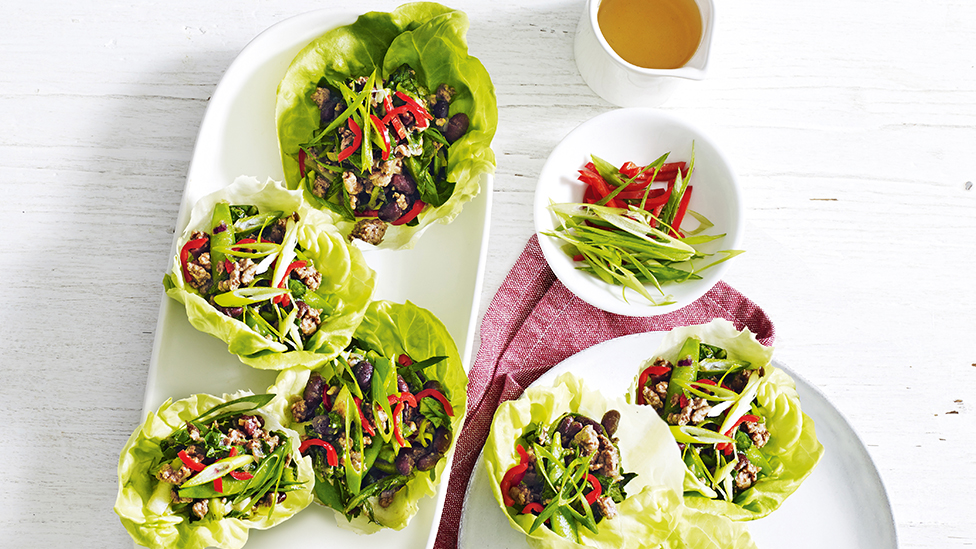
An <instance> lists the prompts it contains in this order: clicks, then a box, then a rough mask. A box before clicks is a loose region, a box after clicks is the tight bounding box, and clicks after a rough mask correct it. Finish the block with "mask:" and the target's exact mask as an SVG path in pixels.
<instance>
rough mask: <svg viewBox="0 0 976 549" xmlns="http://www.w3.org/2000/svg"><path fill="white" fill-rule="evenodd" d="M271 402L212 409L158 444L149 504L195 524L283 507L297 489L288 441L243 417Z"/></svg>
mask: <svg viewBox="0 0 976 549" xmlns="http://www.w3.org/2000/svg"><path fill="white" fill-rule="evenodd" d="M273 397H274V395H254V396H250V397H244V398H241V399H237V400H233V401H230V402H227V403H224V404H221V405H219V406H215V407H214V408H211V409H210V410H208V411H206V412H204V413H203V414H202V415H200V416H199V417H197V418H196V419H193V420H191V421H187V422H186V425H185V426H184V427H183V428H182V429H180V430H179V431H176V432H175V433H173V434H172V436H170V437H169V438H167V439H165V440H164V441H162V443H160V449H161V450H162V456H161V457H160V458H159V460H158V461H157V462H156V463H155V464H154V465H153V466H152V467H151V468H150V472H151V473H152V475H153V476H154V477H155V478H156V479H157V480H158V481H159V483H158V485H157V488H156V490H155V492H154V494H153V498H152V499H153V502H157V503H158V504H161V505H171V506H172V510H173V513H175V514H176V515H179V516H182V517H184V518H187V519H189V520H190V521H196V520H201V519H204V518H208V517H209V518H210V519H214V520H219V519H222V518H246V517H248V516H250V515H252V514H254V513H259V512H263V511H262V509H264V510H266V511H268V512H272V511H273V510H274V507H275V506H276V505H277V504H279V503H282V502H283V501H285V498H287V497H288V492H290V491H292V490H296V489H298V488H299V487H300V486H301V483H300V482H297V480H296V479H297V478H298V471H297V466H296V464H295V463H293V462H292V459H291V452H292V448H291V441H290V440H289V439H288V436H287V435H286V434H284V433H283V432H280V431H268V430H266V429H265V419H264V417H262V416H261V415H260V414H257V413H249V412H254V410H256V409H258V408H260V407H261V406H264V405H265V404H267V403H268V402H269V401H270V400H271V399H272V398H273ZM242 407H243V411H242ZM153 502H151V503H150V505H151V506H152V505H154V503H153Z"/></svg>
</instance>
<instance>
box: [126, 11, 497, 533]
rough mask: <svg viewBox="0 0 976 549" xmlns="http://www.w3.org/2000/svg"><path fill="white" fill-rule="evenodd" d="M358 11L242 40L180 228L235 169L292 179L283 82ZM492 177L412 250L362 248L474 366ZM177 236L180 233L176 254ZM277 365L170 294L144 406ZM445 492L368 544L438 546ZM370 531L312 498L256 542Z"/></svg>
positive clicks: (233, 387) (382, 295) (202, 137)
mask: <svg viewBox="0 0 976 549" xmlns="http://www.w3.org/2000/svg"><path fill="white" fill-rule="evenodd" d="M356 17H357V14H355V13H348V12H336V11H331V10H322V11H315V12H310V13H307V14H304V15H300V16H297V17H294V18H291V19H288V20H286V21H283V22H281V23H278V24H277V25H275V26H273V27H271V28H269V29H268V30H266V31H264V32H263V33H261V34H260V35H259V36H257V37H256V38H255V39H254V40H253V41H252V42H251V43H250V44H248V45H247V47H245V48H244V49H243V50H242V51H241V53H240V55H239V56H238V57H237V59H235V60H234V62H233V63H232V64H231V66H230V67H229V68H228V69H227V72H226V73H225V74H224V77H223V78H222V79H221V81H220V84H219V85H218V86H217V89H216V90H215V91H214V94H213V96H212V97H211V99H210V104H209V106H208V107H207V111H206V114H205V115H204V118H203V122H202V123H201V125H200V133H199V135H198V137H197V142H196V147H195V149H194V152H193V159H192V161H191V163H190V169H189V172H188V173H187V182H186V187H185V189H184V192H183V202H182V204H181V206H180V213H179V217H178V219H177V223H176V235H179V234H180V233H181V232H182V230H183V228H184V227H185V226H186V223H187V221H188V219H189V214H190V210H191V208H192V206H193V204H194V203H195V202H196V201H197V200H198V199H199V198H200V197H202V196H204V195H206V194H208V193H210V192H212V191H215V190H217V189H219V188H221V187H223V186H226V185H228V184H230V183H231V182H232V181H233V180H234V179H235V178H236V177H237V176H240V175H249V176H254V177H257V178H258V179H260V180H264V179H266V178H269V177H270V178H272V179H276V180H281V179H282V168H281V160H280V157H279V154H278V141H277V134H276V131H275V95H276V92H277V88H278V83H279V82H280V81H281V78H282V76H283V75H284V73H285V70H286V69H287V67H288V65H289V63H291V60H292V59H293V58H294V56H295V55H296V54H297V53H298V51H299V50H301V49H302V47H304V46H305V45H306V44H307V43H308V42H310V41H311V40H312V39H314V38H315V37H317V36H319V35H321V34H323V33H325V32H326V31H328V30H330V29H332V28H334V27H337V26H340V25H345V24H349V23H352V22H353V21H355V20H356ZM492 183H493V181H492V178H491V176H483V177H482V179H481V193H480V194H479V195H478V196H477V197H476V198H475V199H474V200H473V201H472V202H470V203H468V204H466V205H465V207H464V210H463V211H462V212H461V215H459V216H458V217H457V219H455V220H454V222H453V223H451V224H450V225H439V224H435V225H433V226H432V227H430V228H429V230H427V232H426V233H425V234H424V236H423V237H422V238H421V239H420V241H419V243H418V244H417V246H416V247H415V248H414V249H412V250H403V251H386V250H383V251H377V250H368V251H366V250H364V251H365V254H366V260H367V262H368V263H369V265H370V267H372V268H373V269H374V270H375V271H376V273H377V278H376V293H375V296H374V298H375V299H388V300H392V301H396V302H404V301H407V300H409V301H411V302H413V303H414V304H416V305H418V306H420V307H424V308H426V309H429V310H430V311H432V312H433V313H434V314H435V315H437V316H438V318H440V319H441V321H443V322H444V324H445V325H446V326H447V329H448V330H449V331H450V333H451V335H452V336H453V337H454V341H455V343H456V344H457V346H458V349H459V351H460V352H461V358H462V360H463V363H464V367H465V369H469V368H470V366H471V357H472V352H473V345H474V333H475V328H476V324H475V322H476V321H477V318H476V317H477V314H478V306H479V302H480V297H481V286H482V279H483V275H484V263H485V257H486V254H487V248H488V220H489V218H490V208H491V191H492ZM175 246H176V243H175V237H174V243H173V250H172V252H171V253H170V257H172V256H173V255H174V254H175ZM160 278H162V273H161V274H160ZM275 375H276V373H275V372H267V371H259V370H254V369H252V368H250V367H248V366H246V365H244V364H243V363H241V362H240V361H239V360H238V358H237V357H236V356H234V355H232V354H230V353H229V352H228V351H227V346H226V345H225V344H224V343H223V342H222V341H220V340H218V339H215V338H213V337H210V336H208V335H206V334H203V333H201V332H198V331H197V330H196V329H194V328H193V327H192V326H191V325H190V323H189V322H188V321H187V319H186V314H185V312H184V309H183V306H182V304H180V303H178V302H176V301H173V300H171V299H169V298H167V297H166V296H165V294H164V295H163V298H162V304H161V306H160V311H159V322H158V325H157V327H156V337H155V342H154V345H153V353H152V358H151V361H150V367H149V378H148V381H147V383H146V395H145V403H144V407H145V412H148V411H150V410H156V409H157V408H158V407H159V405H160V404H161V403H163V402H164V401H165V400H166V399H167V398H173V399H174V400H176V399H180V398H184V397H186V396H189V395H191V394H194V393H211V394H217V395H220V394H223V393H232V392H234V391H237V390H240V389H249V390H251V391H253V392H256V393H258V392H264V391H265V390H267V388H268V387H269V386H270V385H271V384H272V383H273V382H274V379H275ZM447 470H450V468H449V467H448V469H447ZM445 476H446V475H445ZM444 485H445V486H446V482H445V483H444ZM443 497H444V492H443V490H441V491H440V493H439V496H438V498H437V499H436V500H435V499H432V498H428V499H426V500H424V501H423V502H422V503H421V507H420V512H419V513H418V514H417V516H415V517H414V519H413V521H412V522H411V523H410V525H409V526H408V527H407V528H406V529H404V530H402V531H400V532H392V531H384V532H380V533H377V534H374V535H372V536H370V537H369V538H368V543H370V544H376V546H378V547H384V548H388V549H397V548H401V547H403V548H406V547H411V548H414V547H430V546H432V545H433V541H434V534H435V532H436V524H437V522H438V519H439V516H440V508H441V505H442V504H443ZM364 542H367V539H364V538H362V537H360V536H357V535H356V534H353V533H351V532H348V531H345V530H341V529H339V528H338V527H337V526H336V523H335V519H334V516H333V513H332V511H331V510H328V509H325V508H323V507H319V506H317V505H314V504H313V506H312V507H310V508H309V509H306V510H305V511H303V512H301V513H299V514H298V515H297V516H296V517H294V518H292V519H290V520H289V521H287V522H285V523H283V524H281V525H279V526H277V527H275V528H274V529H272V530H269V531H264V532H261V531H252V532H251V538H250V540H249V541H248V543H247V547H248V549H270V548H272V547H283V546H289V545H291V546H296V547H308V548H315V547H333V548H346V547H358V546H359V545H361V544H362V543H364Z"/></svg>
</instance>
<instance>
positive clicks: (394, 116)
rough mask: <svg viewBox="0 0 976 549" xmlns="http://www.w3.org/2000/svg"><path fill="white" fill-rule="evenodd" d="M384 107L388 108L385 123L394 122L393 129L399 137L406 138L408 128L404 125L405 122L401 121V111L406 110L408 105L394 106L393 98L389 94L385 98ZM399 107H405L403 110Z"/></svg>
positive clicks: (384, 118)
mask: <svg viewBox="0 0 976 549" xmlns="http://www.w3.org/2000/svg"><path fill="white" fill-rule="evenodd" d="M383 108H384V109H386V116H384V117H383V120H382V122H383V125H386V124H390V123H391V122H392V124H393V131H395V132H396V134H397V137H399V138H400V139H404V138H405V137H407V129H406V128H404V127H403V122H401V121H400V116H399V114H400V113H401V112H406V111H407V108H406V107H398V108H396V109H395V108H393V98H392V97H390V95H389V94H387V95H386V97H384V98H383ZM399 109H403V110H402V111H401V110H399Z"/></svg>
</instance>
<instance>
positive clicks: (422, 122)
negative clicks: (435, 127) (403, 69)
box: [396, 91, 434, 130]
mask: <svg viewBox="0 0 976 549" xmlns="http://www.w3.org/2000/svg"><path fill="white" fill-rule="evenodd" d="M396 96H397V97H399V98H400V99H401V100H402V101H403V102H404V103H406V106H407V109H409V110H410V113H411V114H413V118H414V121H415V123H416V125H417V129H418V130H424V129H427V126H429V125H430V123H429V121H430V120H433V119H434V117H433V116H432V115H431V114H430V113H429V112H427V109H425V108H424V107H423V106H422V105H421V104H420V103H417V102H416V101H414V100H413V98H412V97H410V96H409V95H407V94H405V93H403V92H401V91H398V92H396Z"/></svg>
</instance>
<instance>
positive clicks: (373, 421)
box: [291, 341, 454, 521]
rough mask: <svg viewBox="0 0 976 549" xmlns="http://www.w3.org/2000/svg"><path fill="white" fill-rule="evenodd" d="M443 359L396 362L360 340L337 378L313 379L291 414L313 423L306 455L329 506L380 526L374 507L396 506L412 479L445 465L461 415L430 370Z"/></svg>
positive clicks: (318, 492)
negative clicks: (453, 421) (453, 419)
mask: <svg viewBox="0 0 976 549" xmlns="http://www.w3.org/2000/svg"><path fill="white" fill-rule="evenodd" d="M442 360H444V357H431V358H429V359H426V360H424V361H422V362H413V361H412V360H411V359H410V357H408V356H407V355H400V356H399V357H398V360H397V362H394V361H393V360H392V359H391V358H387V357H384V356H381V355H380V354H379V353H376V352H375V351H367V350H363V347H362V345H361V344H360V343H358V342H356V341H354V342H353V345H352V346H351V347H350V349H349V350H348V351H347V352H346V353H344V354H343V355H341V356H340V357H339V358H338V359H337V360H336V363H335V364H334V371H336V372H338V373H337V374H336V375H334V376H331V377H329V378H324V377H323V376H322V375H321V374H320V373H319V372H312V374H311V375H310V377H309V379H308V383H306V385H305V389H304V392H303V393H302V395H301V397H300V398H299V399H298V400H296V401H295V402H294V403H293V404H292V407H291V412H292V415H293V416H294V420H295V421H296V422H298V423H304V424H305V436H304V437H303V438H304V441H303V443H302V446H301V451H302V454H304V455H311V456H312V464H313V468H314V470H315V473H316V487H315V494H316V496H318V498H319V499H320V500H321V501H322V502H323V503H324V504H326V505H328V506H330V507H332V508H334V509H336V510H337V511H340V512H342V513H343V514H344V515H345V516H346V517H347V518H350V519H351V518H353V517H357V516H359V515H360V514H362V513H363V512H365V513H366V516H367V517H369V519H370V520H371V521H375V519H374V514H373V503H374V502H375V503H378V504H379V505H380V506H381V507H389V506H390V505H391V504H392V503H393V501H394V499H395V497H396V495H397V492H398V491H399V490H400V489H401V488H403V487H404V486H405V485H406V484H407V482H409V481H410V479H412V478H414V476H415V475H418V474H423V473H425V472H428V471H432V470H433V469H434V467H435V466H436V465H437V463H438V462H439V461H440V460H442V459H443V458H444V455H445V454H446V453H447V452H448V450H449V449H450V447H451V443H452V441H453V439H454V433H453V430H452V427H451V417H453V416H454V410H453V408H452V406H451V403H450V395H449V394H446V392H445V391H446V390H445V389H444V388H443V387H442V386H441V384H440V383H439V382H438V381H437V380H436V379H434V378H433V377H432V375H431V374H430V373H429V371H428V368H429V367H431V366H434V365H436V364H437V363H439V362H440V361H442Z"/></svg>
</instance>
